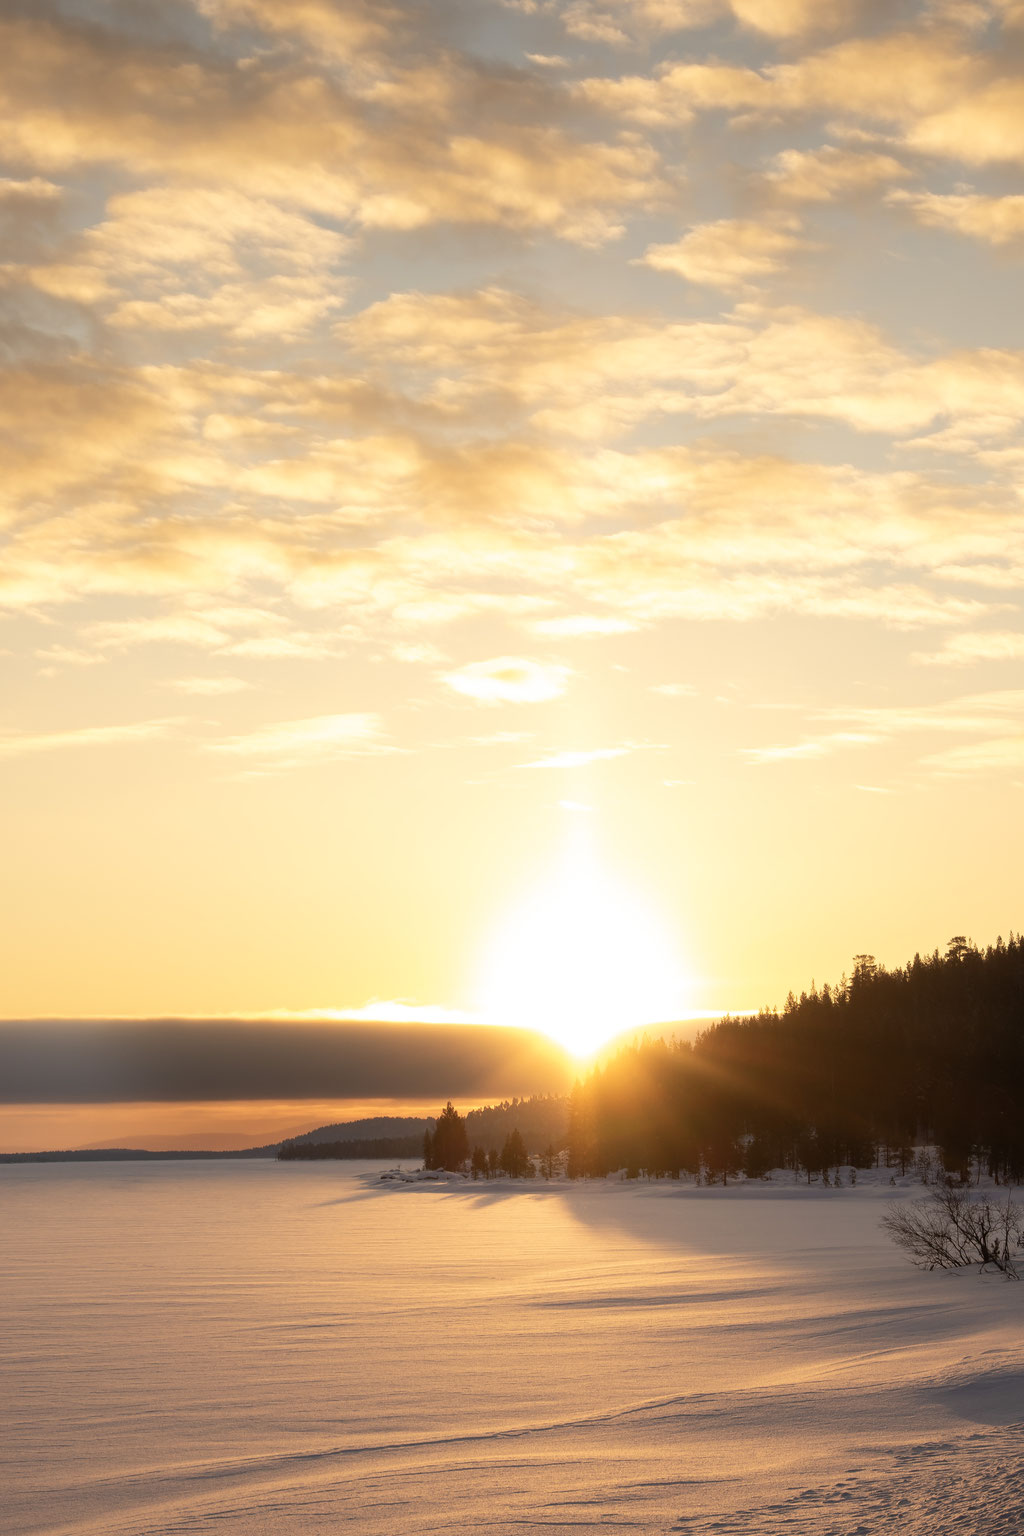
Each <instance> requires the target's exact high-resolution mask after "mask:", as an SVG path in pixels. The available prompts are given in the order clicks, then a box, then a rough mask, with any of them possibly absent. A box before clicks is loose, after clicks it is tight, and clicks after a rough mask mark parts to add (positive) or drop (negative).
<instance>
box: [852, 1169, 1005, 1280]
mask: <svg viewBox="0 0 1024 1536" xmlns="http://www.w3.org/2000/svg"><path fill="white" fill-rule="evenodd" d="M882 1226H883V1227H884V1228H885V1230H886V1231H887V1232H888V1234H889V1236H890V1237H891V1238H892V1240H893V1242H894V1243H895V1244H896V1245H897V1247H899V1248H902V1249H904V1250H905V1251H906V1253H908V1254H909V1256H910V1258H911V1260H912V1262H913V1263H914V1264H917V1265H918V1266H919V1268H921V1269H960V1268H962V1267H963V1266H965V1265H968V1264H981V1265H989V1264H991V1265H993V1266H994V1267H995V1268H996V1269H999V1270H1002V1272H1003V1274H1004V1275H1007V1276H1008V1277H1010V1278H1011V1279H1013V1280H1017V1279H1019V1275H1018V1272H1017V1267H1016V1263H1015V1259H1016V1258H1017V1257H1018V1254H1017V1249H1018V1247H1019V1245H1020V1244H1021V1243H1022V1242H1024V1209H1022V1208H1021V1206H1019V1205H1018V1204H1017V1203H1016V1202H1015V1201H1014V1200H1012V1199H1011V1198H1010V1196H1009V1195H1007V1196H1006V1198H1005V1199H1004V1200H999V1201H997V1200H993V1199H990V1198H989V1197H988V1196H980V1197H975V1198H973V1199H972V1197H971V1195H970V1193H969V1192H968V1191H967V1190H966V1189H961V1188H958V1187H957V1186H955V1185H943V1186H940V1187H939V1188H938V1189H935V1190H933V1191H932V1193H931V1194H930V1195H926V1196H925V1197H924V1199H921V1200H911V1201H908V1202H907V1203H905V1204H902V1205H896V1206H893V1208H892V1209H891V1210H889V1211H886V1213H885V1215H884V1216H883V1217H882Z"/></svg>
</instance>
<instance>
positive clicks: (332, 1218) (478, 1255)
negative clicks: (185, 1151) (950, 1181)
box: [0, 1163, 1024, 1536]
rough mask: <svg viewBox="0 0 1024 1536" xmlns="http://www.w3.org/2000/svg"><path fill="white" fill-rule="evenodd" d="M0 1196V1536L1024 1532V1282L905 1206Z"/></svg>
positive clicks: (144, 1175)
mask: <svg viewBox="0 0 1024 1536" xmlns="http://www.w3.org/2000/svg"><path fill="white" fill-rule="evenodd" d="M380 1171H381V1169H380V1167H379V1165H378V1166H375V1167H369V1166H367V1165H355V1164H338V1163H324V1164H321V1163H309V1164H274V1163H233V1164H190V1163H180V1164H117V1165H111V1164H107V1165H95V1164H93V1165H49V1166H44V1167H39V1166H32V1165H18V1166H8V1167H5V1168H3V1169H2V1170H0V1231H2V1233H3V1243H2V1246H0V1294H2V1295H3V1297H4V1315H5V1327H4V1330H3V1332H2V1334H0V1393H2V1396H3V1402H2V1408H3V1421H4V1424H5V1430H4V1434H3V1436H2V1437H0V1486H2V1487H3V1489H4V1498H3V1505H2V1510H3V1512H2V1516H0V1524H2V1526H3V1529H4V1530H5V1532H9V1533H10V1536H26V1533H29V1532H31V1533H36V1536H43V1533H46V1536H65V1533H66V1536H71V1533H80V1536H85V1533H95V1536H99V1533H100V1532H102V1533H104V1536H171V1533H175V1536H178V1533H182V1536H184V1533H189V1536H191V1533H206V1532H215V1531H216V1532H220V1533H222V1536H328V1533H332V1536H333V1533H335V1532H343V1531H354V1532H365V1533H368V1536H371V1533H372V1536H377V1533H382V1536H383V1533H396V1536H398V1533H401V1536H405V1533H410V1536H412V1533H428V1532H429V1533H433V1532H465V1531H475V1530H478V1529H479V1530H482V1531H487V1532H493V1533H499V1536H504V1533H509V1536H512V1533H517V1536H518V1533H522V1532H529V1531H538V1532H539V1531H543V1532H551V1531H556V1532H558V1531H561V1532H589V1531H604V1530H607V1529H617V1530H627V1531H637V1532H643V1533H660V1532H685V1533H689V1536H710V1533H719V1536H725V1533H732V1532H744V1533H750V1536H776V1533H779V1536H781V1533H783V1532H785V1533H788V1536H804V1533H807V1536H812V1533H813V1536H829V1533H836V1536H839V1533H842V1536H866V1533H869V1532H870V1533H882V1532H885V1533H887V1536H888V1533H892V1532H901V1533H902V1532H906V1533H908V1536H945V1533H954V1532H956V1533H975V1532H977V1533H979V1536H980V1533H985V1536H989V1533H992V1536H1003V1533H1008V1532H1018V1531H1024V1284H1016V1283H1013V1282H1010V1281H1006V1280H1004V1279H1002V1278H1001V1277H999V1276H997V1275H987V1274H986V1275H979V1274H977V1273H975V1272H957V1273H939V1272H935V1273H926V1272H922V1271H919V1270H916V1269H914V1268H913V1267H912V1266H911V1265H910V1264H909V1263H908V1262H907V1260H906V1258H905V1257H904V1256H903V1255H902V1254H901V1253H900V1252H899V1251H898V1250H897V1249H895V1248H894V1247H893V1246H892V1245H891V1243H890V1242H889V1240H888V1239H887V1238H886V1237H885V1235H884V1233H882V1232H881V1230H880V1229H879V1226H878V1218H879V1216H880V1214H881V1213H882V1212H883V1211H884V1210H885V1209H886V1207H887V1205H888V1204H889V1203H890V1202H891V1201H892V1200H893V1199H899V1198H907V1197H908V1196H910V1195H913V1194H917V1193H920V1192H921V1191H920V1186H917V1187H914V1188H900V1187H898V1186H897V1187H893V1186H891V1185H889V1183H888V1178H889V1174H888V1173H886V1174H885V1175H884V1176H883V1175H878V1176H877V1178H876V1179H875V1180H872V1179H869V1178H865V1177H864V1176H863V1175H861V1176H859V1178H858V1183H857V1185H856V1187H855V1188H851V1187H850V1186H849V1184H848V1183H844V1186H843V1187H842V1188H838V1189H835V1188H828V1189H826V1188H823V1187H822V1186H821V1185H820V1184H819V1185H814V1186H812V1187H811V1188H810V1189H807V1188H806V1187H803V1186H800V1185H794V1184H793V1183H792V1182H790V1181H789V1178H787V1179H786V1180H781V1179H777V1180H773V1181H772V1182H770V1183H760V1182H759V1183H758V1184H756V1185H748V1186H744V1185H742V1184H740V1185H736V1186H733V1185H730V1186H729V1188H727V1189H723V1188H722V1187H721V1186H718V1187H716V1188H710V1189H705V1188H695V1187H694V1186H692V1185H676V1184H672V1183H669V1182H658V1183H650V1184H644V1183H641V1184H628V1183H622V1182H617V1181H600V1182H598V1181H589V1182H586V1183H583V1184H575V1185H568V1184H566V1183H563V1182H558V1181H554V1182H551V1183H547V1182H545V1181H544V1180H538V1181H533V1182H530V1183H524V1184H520V1185H516V1186H513V1185H510V1184H509V1183H508V1182H506V1181H497V1182H494V1183H491V1184H474V1183H472V1182H464V1181H461V1180H460V1181H458V1182H457V1183H449V1182H430V1183H422V1184H420V1185H418V1186H409V1185H405V1184H401V1183H395V1182H389V1181H382V1180H381V1179H380V1177H379V1174H380Z"/></svg>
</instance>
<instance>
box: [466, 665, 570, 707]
mask: <svg viewBox="0 0 1024 1536" xmlns="http://www.w3.org/2000/svg"><path fill="white" fill-rule="evenodd" d="M569 677H570V669H569V668H568V667H566V666H561V665H557V664H555V663H552V662H541V661H531V660H529V659H527V658H524V657H521V656H496V657H495V658H494V659H493V660H492V661H474V662H470V663H469V664H468V665H467V666H464V667H459V668H458V670H457V671H455V672H448V673H446V674H445V677H444V681H445V682H446V683H447V684H448V686H449V688H453V689H454V690H455V692H456V693H461V694H464V695H465V697H466V698H469V699H475V700H476V701H477V702H478V703H480V704H540V703H545V702H547V701H548V700H550V699H557V698H560V697H561V695H562V694H563V693H564V692H565V690H566V687H567V685H568V681H569Z"/></svg>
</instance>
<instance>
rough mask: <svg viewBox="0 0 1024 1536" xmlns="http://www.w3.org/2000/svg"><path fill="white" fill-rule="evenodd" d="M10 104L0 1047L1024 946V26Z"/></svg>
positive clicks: (229, 54) (693, 993) (698, 1005)
mask: <svg viewBox="0 0 1024 1536" xmlns="http://www.w3.org/2000/svg"><path fill="white" fill-rule="evenodd" d="M0 56H2V57H3V58H4V60H5V64H4V70H3V76H2V80H0V230H2V235H0V302H2V307H3V318H2V321H0V454H2V473H0V508H2V510H0V539H2V545H0V678H2V683H0V779H2V788H0V818H2V827H0V831H2V838H3V848H4V866H5V879H4V881H3V882H2V886H0V904H2V906H0V919H2V923H3V932H4V939H5V943H4V964H3V971H2V979H0V1017H3V1018H7V1019H34V1018H72V1019H82V1018H132V1017H134V1018H147V1017H160V1018H166V1017H172V1016H180V1017H201V1018H217V1017H221V1016H241V1017H250V1018H251V1017H257V1016H261V1015H264V1014H270V1015H273V1014H288V1013H291V1012H294V1013H307V1012H309V1011H311V1010H320V1011H326V1012H328V1013H330V1012H332V1011H333V1012H334V1013H335V1014H341V1015H344V1014H345V1013H346V1012H348V1013H353V1014H355V1015H356V1016H358V1017H363V1018H366V1017H371V1018H372V1017H391V1018H400V1019H406V1020H413V1021H415V1020H416V1019H420V1018H429V1019H433V1020H435V1021H436V1020H446V1019H452V1020H456V1019H461V1020H471V1019H479V1018H486V1019H492V1020H494V1019H497V1020H499V1021H500V1022H502V1023H505V1024H510V1023H520V1024H523V1025H525V1026H528V1027H533V1026H537V1027H540V1028H542V1029H554V1030H556V1031H557V1024H558V1020H559V1019H562V1018H563V1017H564V1015H565V1013H566V1011H567V1010H568V1011H570V1012H571V1011H572V1008H573V1006H575V1007H576V1008H577V1011H578V1012H580V1013H581V1014H585V1015H586V1016H587V1017H588V1018H592V1019H595V1018H598V1016H600V1020H599V1025H594V1026H593V1029H592V1032H593V1033H594V1035H595V1038H596V1035H597V1034H607V1033H608V1032H609V1031H610V1030H611V1028H612V1027H613V1024H614V1022H615V1020H616V1019H618V1018H619V1017H620V1016H621V1018H622V1019H623V1022H629V1023H636V1022H644V1021H647V1020H650V1021H656V1020H664V1019H685V1018H687V1017H690V1016H697V1015H702V1014H703V1015H714V1014H718V1013H721V1012H725V1011H727V1010H728V1011H733V1012H739V1011H743V1010H747V1009H756V1008H759V1007H761V1006H762V1005H772V1004H777V1003H781V1002H782V1000H783V999H784V998H785V995H786V993H787V992H788V991H789V989H790V988H793V989H794V990H796V991H799V990H801V988H803V987H807V986H809V985H810V984H811V982H812V980H816V981H817V982H818V983H819V984H820V983H821V982H823V981H826V980H828V981H835V980H836V979H837V978H838V977H839V976H840V975H841V974H842V973H843V972H844V971H849V969H850V968H851V965H852V956H853V955H855V954H858V953H864V952H869V953H872V954H875V955H877V956H878V958H879V959H880V960H881V961H882V962H883V963H886V964H900V963H902V962H904V961H906V960H907V959H909V958H910V957H911V956H912V955H913V954H914V953H915V951H918V950H920V951H922V952H928V951H931V950H932V949H934V948H935V947H939V948H943V947H944V946H945V944H946V942H947V940H948V939H949V938H950V937H951V936H952V935H953V934H961V933H962V934H967V935H968V936H970V937H972V938H973V939H975V940H977V941H978V942H980V943H985V942H988V941H991V940H994V939H995V937H996V935H997V934H999V933H1003V934H1004V935H1005V934H1006V933H1008V932H1009V931H1010V930H1015V931H1016V930H1018V929H1019V928H1020V926H1021V922H1022V914H1021V904H1020V897H1019V877H1018V871H1019V869H1020V867H1021V857H1022V853H1024V848H1022V841H1024V839H1022V834H1021V823H1022V817H1021V790H1022V787H1024V730H1022V726H1021V714H1022V705H1024V676H1022V661H1024V622H1022V615H1021V606H1020V583H1021V576H1022V571H1024V516H1022V506H1021V496H1020V490H1019V482H1020V470H1021V465H1022V462H1024V447H1022V443H1021V437H1020V431H1019V422H1020V417H1021V412H1022V407H1024V350H1022V349H1024V308H1022V306H1021V303H1020V292H1021V258H1022V253H1024V195H1022V192H1021V190H1020V188H1021V181H1020V172H1021V164H1022V161H1024V3H1021V0H948V3H947V0H935V3H927V0H918V3H900V0H887V3H885V4H882V3H872V0H860V3H858V0H849V3H843V0H837V3H829V0H629V3H626V0H463V3H459V0H431V3H429V4H427V3H422V0H419V3H417V0H395V3H384V0H382V3H379V4H376V3H361V0H296V3H293V4H290V5H287V6H282V5H280V4H276V3H274V0H193V3H184V0H159V3H156V0H153V3H147V0H130V3H129V0H107V3H100V0H63V3H57V0H32V3H31V4H28V3H27V0H26V3H23V4H19V3H18V0H8V3H7V4H5V6H4V7H3V13H2V16H0ZM573 1000H575V1003H574V1001H573ZM627 1014H628V1015H629V1017H628V1019H627V1018H626V1015H627ZM587 1028H588V1026H587V1025H586V1024H585V1023H580V1022H579V1021H578V1020H577V1022H576V1023H574V1024H573V1025H572V1027H571V1028H570V1029H568V1030H564V1029H563V1036H564V1038H565V1039H566V1040H567V1041H568V1042H569V1043H570V1044H571V1043H573V1041H576V1042H577V1043H585V1042H586V1040H587V1039H588V1038H589V1037H588V1036H587ZM374 1092H375V1093H377V1094H386V1088H384V1089H381V1088H376V1089H374Z"/></svg>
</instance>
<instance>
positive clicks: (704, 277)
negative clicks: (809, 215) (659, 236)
mask: <svg viewBox="0 0 1024 1536" xmlns="http://www.w3.org/2000/svg"><path fill="white" fill-rule="evenodd" d="M814 249H815V246H814V243H813V241H810V240H804V239H802V238H801V224H800V221H799V219H795V218H786V217H775V218H772V219H760V220H758V219H719V220H717V221H716V222H715V223H713V224H700V225H698V226H697V228H696V229H693V230H691V231H690V233H689V234H688V235H684V236H683V238H682V239H681V240H677V241H676V242H675V243H674V244H671V245H649V246H648V247H647V250H646V251H645V252H644V254H643V256H642V257H641V258H640V259H641V260H642V261H643V263H644V264H645V265H646V266H648V267H654V269H655V270H656V271H658V272H675V273H676V274H677V275H678V276H679V277H684V278H686V279H687V280H688V281H689V282H691V283H703V284H706V285H707V286H709V287H712V288H724V289H727V290H728V289H741V290H742V289H750V288H752V287H754V286H756V284H757V282H758V280H760V279H761V278H765V277H772V276H774V275H775V274H776V273H777V272H781V271H783V270H784V269H785V267H786V265H787V263H788V261H789V259H790V258H791V257H792V256H794V255H795V254H796V253H798V252H801V251H811V250H814Z"/></svg>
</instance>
